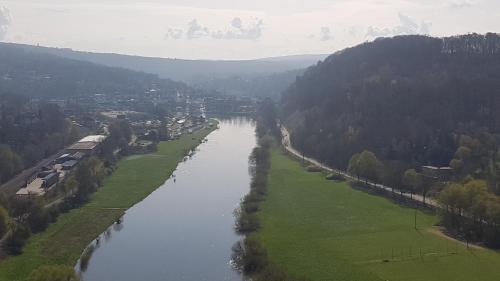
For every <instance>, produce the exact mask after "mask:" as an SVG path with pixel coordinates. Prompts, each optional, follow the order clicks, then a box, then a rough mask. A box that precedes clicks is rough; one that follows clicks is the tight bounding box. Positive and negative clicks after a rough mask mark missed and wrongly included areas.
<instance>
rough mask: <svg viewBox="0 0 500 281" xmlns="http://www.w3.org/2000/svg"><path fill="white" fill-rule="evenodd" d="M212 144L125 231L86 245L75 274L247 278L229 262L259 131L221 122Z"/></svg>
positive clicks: (133, 214) (106, 278)
mask: <svg viewBox="0 0 500 281" xmlns="http://www.w3.org/2000/svg"><path fill="white" fill-rule="evenodd" d="M207 139H208V141H207V142H203V143H202V144H201V145H200V146H199V147H198V149H196V150H195V151H193V153H191V155H190V156H189V157H188V160H187V161H185V162H182V163H180V164H179V166H178V168H177V169H176V171H175V172H174V173H173V175H172V176H171V177H170V178H169V179H168V180H167V181H166V182H165V184H163V185H162V186H161V187H160V188H158V189H157V190H156V191H155V192H153V193H152V194H151V195H150V196H149V197H148V198H146V199H145V200H144V201H143V202H141V203H139V204H137V205H136V206H134V207H133V208H131V209H130V210H128V211H127V212H126V214H125V216H124V218H123V219H124V220H126V227H124V223H123V222H122V223H119V224H118V223H116V224H114V225H113V226H111V227H110V228H109V229H108V230H107V231H106V232H104V233H103V234H102V235H101V238H100V239H99V240H98V241H97V240H96V241H94V242H93V243H92V244H91V245H90V246H89V247H91V246H92V248H91V249H90V248H89V257H88V259H87V260H85V259H84V255H82V259H81V261H80V263H79V264H78V265H77V267H76V269H77V270H80V267H81V269H82V270H81V276H82V279H83V280H85V281H112V280H121V281H129V280H130V281H132V280H134V281H135V280H144V281H148V280H154V281H156V280H192V281H199V280H207V281H213V280H217V281H218V280H228V281H236V280H241V279H242V277H241V276H240V275H239V274H238V273H237V272H235V271H234V270H233V269H232V266H231V262H230V261H231V254H232V252H231V247H232V246H233V245H234V243H235V242H237V241H238V240H239V238H240V237H239V236H238V235H237V234H236V233H235V232H234V228H233V227H234V217H233V210H234V209H235V208H236V207H237V206H238V204H239V202H240V199H241V198H242V197H243V196H244V195H245V194H246V193H247V192H248V187H249V181H250V177H249V174H248V156H249V155H250V152H251V150H252V149H253V147H254V146H255V136H254V124H253V122H252V121H251V120H249V119H247V118H244V117H237V118H230V119H221V122H220V129H219V130H217V131H215V132H213V133H212V134H210V135H209V136H208V137H207ZM111 238H112V239H111ZM90 257H91V258H90ZM82 260H83V261H84V262H83V263H84V264H83V266H82ZM84 269H86V271H85V270H84Z"/></svg>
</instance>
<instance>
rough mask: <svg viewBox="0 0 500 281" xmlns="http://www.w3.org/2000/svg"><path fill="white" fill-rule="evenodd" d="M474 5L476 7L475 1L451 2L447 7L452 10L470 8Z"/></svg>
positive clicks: (459, 0) (461, 0)
mask: <svg viewBox="0 0 500 281" xmlns="http://www.w3.org/2000/svg"><path fill="white" fill-rule="evenodd" d="M474 5H476V1H473V0H455V1H451V2H450V3H449V4H448V6H449V7H450V8H452V9H464V8H471V7H472V6H474Z"/></svg>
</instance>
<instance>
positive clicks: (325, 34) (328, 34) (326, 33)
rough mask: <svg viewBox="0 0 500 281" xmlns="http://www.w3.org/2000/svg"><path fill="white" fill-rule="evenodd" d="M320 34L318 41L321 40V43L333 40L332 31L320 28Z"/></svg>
mask: <svg viewBox="0 0 500 281" xmlns="http://www.w3.org/2000/svg"><path fill="white" fill-rule="evenodd" d="M320 34H321V37H320V39H319V40H321V41H330V40H333V38H334V37H333V35H332V31H331V30H330V28H329V27H327V26H323V27H322V28H321V31H320Z"/></svg>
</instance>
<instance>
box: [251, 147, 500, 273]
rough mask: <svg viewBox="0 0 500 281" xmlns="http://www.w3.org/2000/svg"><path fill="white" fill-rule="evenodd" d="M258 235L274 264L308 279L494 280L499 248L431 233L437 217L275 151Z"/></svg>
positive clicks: (499, 258)
mask: <svg viewBox="0 0 500 281" xmlns="http://www.w3.org/2000/svg"><path fill="white" fill-rule="evenodd" d="M261 206H262V209H261V211H260V212H259V217H260V218H261V223H262V228H261V230H260V231H259V232H258V234H257V235H258V238H259V239H260V241H261V242H262V244H263V246H264V247H265V248H266V250H267V252H268V255H269V258H270V260H271V262H273V263H275V264H277V265H278V266H279V267H281V268H282V269H284V270H285V271H286V272H288V273H290V274H291V275H292V276H297V277H300V276H303V277H307V278H309V279H311V280H317V281H325V280H346V281H352V280H356V281H373V280H399V281H421V280H426V281H438V280H453V281H471V280H477V281H479V280H481V281H489V280H491V281H494V280H495V281H496V280H500V269H499V268H498V266H497V265H498V264H500V254H498V253H496V252H493V251H490V250H484V249H466V247H465V246H464V245H463V244H461V243H458V242H455V241H451V240H449V239H446V238H445V237H441V236H439V235H437V234H435V229H434V228H433V226H434V225H435V224H436V223H437V221H438V219H437V217H436V216H432V215H427V214H424V213H422V212H418V230H415V229H414V219H413V218H414V210H413V209H409V208H405V207H401V206H398V205H395V204H393V203H392V202H390V201H389V200H387V199H385V198H382V197H377V196H372V195H369V194H366V193H364V192H361V191H357V190H354V189H352V188H350V187H349V186H348V185H347V183H338V182H333V181H327V180H325V179H324V175H322V174H321V173H308V172H306V171H305V170H304V169H303V168H302V167H301V166H300V165H299V163H298V162H296V161H294V160H292V159H290V158H289V157H288V156H285V155H283V154H282V153H281V152H278V151H277V150H274V151H273V152H272V157H271V171H270V175H269V182H268V195H267V199H266V200H265V201H264V202H263V203H262V205H261Z"/></svg>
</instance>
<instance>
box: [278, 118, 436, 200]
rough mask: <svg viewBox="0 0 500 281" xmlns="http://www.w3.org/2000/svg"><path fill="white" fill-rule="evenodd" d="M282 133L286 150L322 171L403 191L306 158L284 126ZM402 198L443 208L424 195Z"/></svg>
mask: <svg viewBox="0 0 500 281" xmlns="http://www.w3.org/2000/svg"><path fill="white" fill-rule="evenodd" d="M281 133H282V135H283V139H282V144H283V146H284V147H285V149H286V150H287V151H288V152H289V153H291V154H293V155H295V156H296V157H298V158H302V159H304V161H306V162H309V163H311V164H313V165H316V166H318V167H321V168H322V169H324V170H326V171H328V172H331V173H336V174H339V175H342V176H343V177H344V178H346V179H349V180H352V181H356V182H362V183H365V184H367V185H369V186H371V187H374V188H378V189H381V190H384V191H387V192H392V191H393V190H394V192H398V193H401V191H400V190H399V189H397V188H394V189H393V188H391V187H388V186H385V185H382V184H379V183H374V182H371V181H368V180H365V179H362V178H358V177H355V176H353V175H350V174H349V173H347V172H345V171H341V170H338V169H334V168H331V167H329V166H327V165H326V164H323V163H321V162H319V161H318V160H316V159H314V158H310V157H306V156H304V155H303V154H302V153H301V152H300V151H298V150H297V149H295V148H294V147H292V144H291V142H290V134H289V133H288V131H287V129H286V128H285V127H284V126H283V125H282V126H281ZM402 196H404V197H406V198H408V199H410V200H413V201H416V202H419V203H421V204H424V205H427V206H431V207H434V208H441V206H440V205H439V203H438V202H437V201H436V200H434V199H431V198H427V197H426V198H425V202H424V197H423V196H422V195H418V194H413V195H411V194H409V193H404V192H403V194H402Z"/></svg>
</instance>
